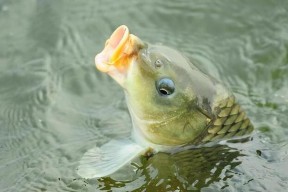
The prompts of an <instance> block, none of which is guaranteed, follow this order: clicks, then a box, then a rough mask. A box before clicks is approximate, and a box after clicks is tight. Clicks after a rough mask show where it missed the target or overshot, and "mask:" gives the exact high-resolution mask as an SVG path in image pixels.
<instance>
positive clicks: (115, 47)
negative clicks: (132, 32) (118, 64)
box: [95, 25, 129, 72]
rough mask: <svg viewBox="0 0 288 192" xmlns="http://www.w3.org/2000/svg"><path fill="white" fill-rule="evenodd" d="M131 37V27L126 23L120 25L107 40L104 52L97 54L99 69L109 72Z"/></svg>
mask: <svg viewBox="0 0 288 192" xmlns="http://www.w3.org/2000/svg"><path fill="white" fill-rule="evenodd" d="M128 39H129V29H128V27H127V26H125V25H121V26H119V27H118V28H117V29H116V30H115V31H114V32H113V33H112V35H111V36H110V38H109V39H108V40H107V41H106V43H105V47H104V49H103V51H102V52H100V53H99V54H97V55H96V56H95V64H96V67H97V69H98V70H100V71H102V72H108V71H109V70H110V69H111V67H112V66H113V65H114V64H115V61H117V59H119V57H120V56H121V54H120V53H121V51H122V49H123V47H124V45H125V44H126V42H127V41H128Z"/></svg>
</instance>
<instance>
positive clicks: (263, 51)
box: [0, 0, 288, 192]
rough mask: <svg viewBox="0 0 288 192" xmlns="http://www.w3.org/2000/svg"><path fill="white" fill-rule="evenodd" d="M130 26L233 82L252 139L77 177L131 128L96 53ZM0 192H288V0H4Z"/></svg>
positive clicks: (0, 13) (0, 7) (0, 10)
mask: <svg viewBox="0 0 288 192" xmlns="http://www.w3.org/2000/svg"><path fill="white" fill-rule="evenodd" d="M121 24H126V25H127V26H128V27H129V28H130V30H131V32H132V33H134V34H136V35H137V36H139V37H140V38H141V39H143V40H145V41H148V42H159V43H162V44H165V45H168V46H171V47H173V48H176V49H178V50H180V51H182V52H183V53H185V54H186V55H187V56H188V57H189V58H190V59H191V60H193V62H195V63H197V64H198V65H199V66H200V68H202V69H203V70H206V71H207V72H208V73H210V74H211V75H212V76H214V77H216V78H217V79H219V80H221V81H222V82H223V83H224V84H225V85H227V86H228V87H230V88H231V90H232V91H233V92H234V93H235V95H236V97H237V99H238V100H239V102H240V103H241V104H242V107H243V108H244V109H245V110H246V111H247V113H248V116H249V117H250V118H251V120H252V122H253V123H254V125H255V132H254V133H253V135H252V140H251V141H247V142H243V143H241V142H238V143H226V144H220V145H217V146H213V147H206V148H200V149H194V150H187V151H183V152H178V153H176V154H173V155H170V154H165V153H159V154H156V155H155V156H153V157H151V158H150V159H146V158H144V157H139V158H137V159H135V160H134V161H133V162H132V163H131V164H130V165H127V166H125V167H123V169H121V170H120V171H118V172H117V173H115V174H113V175H111V177H106V178H101V179H91V180H85V179H82V178H80V177H79V176H78V175H77V174H76V168H77V166H78V161H79V160H80V159H81V157H82V155H83V154H84V153H85V151H86V150H88V149H90V148H92V147H94V146H95V145H101V144H103V143H105V142H107V141H109V140H111V139H112V138H123V137H127V136H129V133H130V129H131V122H130V118H129V114H128V112H127V107H126V104H125V101H124V94H123V92H122V90H121V88H120V87H119V86H118V85H117V84H116V83H115V82H114V81H113V80H112V79H111V78H109V77H108V76H106V75H105V74H101V73H100V72H98V71H96V69H95V66H94V56H95V54H96V53H97V52H99V51H100V50H101V49H102V48H103V45H104V42H105V40H106V39H107V38H108V37H109V36H110V34H111V33H112V32H113V30H114V29H115V28H116V27H118V26H119V25H121ZM0 85H1V86H0V191H1V192H4V191H5V192H6V191H7V192H8V191H9V192H10V191H11V192H15V191H17V192H18V191H29V192H30V191H52V192H54V191H106V190H107V191H109V190H110V191H133V190H135V191H190V190H196V191H197V190H202V191H220V190H222V191H261V192H262V191H277V192H280V191H287V188H288V139H287V137H288V1H287V0H282V1H281V0H276V1H272V0H253V1H252V0H237V1H236V0H233V1H232V0H222V1H214V0H194V1H188V0H186V1H184V0H181V1H172V0H169V1H167V0H158V1H153V0H145V1H144V0H142V1H139V0H134V1H126V0H125V1H124V0H119V1H114V0H105V1H104V0H97V1H96V0H86V1H76V0H63V1H61V0H49V1H48V0H38V1H36V0H25V1H24V0H23V1H20V0H18V1H16V0H14V1H13V0H0Z"/></svg>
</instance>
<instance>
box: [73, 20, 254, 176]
mask: <svg viewBox="0 0 288 192" xmlns="http://www.w3.org/2000/svg"><path fill="white" fill-rule="evenodd" d="M95 63H96V67H97V68H98V69H99V70H100V71H102V72H105V73H108V74H109V75H110V76H111V77H112V78H114V79H115V80H116V82H118V83H119V84H120V85H121V86H122V87H123V89H124V91H125V95H126V101H127V105H128V108H129V112H130V115H131V118H132V121H133V132H132V137H131V139H127V140H123V141H111V142H109V143H107V144H105V145H103V146H101V147H99V148H98V147H96V148H94V149H91V150H89V151H88V152H87V153H86V154H85V155H84V157H83V158H82V160H81V161H80V166H79V170H78V174H79V175H80V176H82V177H85V178H93V177H102V176H106V175H109V174H111V173H113V172H115V171H116V170H118V169H119V168H120V167H121V166H123V165H125V164H126V163H128V162H129V161H130V160H132V159H133V158H134V157H135V156H137V155H139V154H141V153H142V154H145V152H147V150H149V149H150V150H153V151H156V152H157V151H165V150H169V149H170V148H173V147H179V146H183V145H188V144H190V145H198V144H203V143H207V142H210V141H217V140H220V139H227V138H232V137H235V136H243V135H247V134H249V133H251V132H252V131H253V126H252V124H251V122H250V120H249V119H248V118H247V117H246V114H245V112H244V111H243V110H242V109H241V107H240V106H239V104H238V103H237V102H236V100H235V97H234V96H233V94H232V93H231V92H229V91H228V90H227V89H226V88H225V87H224V86H223V85H222V84H221V83H219V82H218V81H217V80H215V79H214V78H212V77H210V76H208V75H206V74H205V73H203V72H201V71H200V70H199V69H197V67H195V66H194V65H193V64H192V63H191V62H190V61H189V60H188V59H187V58H186V57H184V56H183V55H182V54H181V53H180V52H178V51H177V50H174V49H172V48H169V47H166V46H162V45H151V44H147V43H144V42H143V41H142V40H140V39H139V38H138V37H136V36H134V35H132V34H129V30H128V28H127V27H126V26H120V27H119V28H117V29H116V30H115V32H114V33H113V34H112V35H111V37H110V38H109V39H108V40H107V42H106V45H105V48H104V50H103V51H102V52H101V53H99V54H98V55H97V56H96V58H95ZM115 159H117V160H115ZM103 167H104V168H103Z"/></svg>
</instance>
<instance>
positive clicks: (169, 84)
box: [156, 78, 175, 96]
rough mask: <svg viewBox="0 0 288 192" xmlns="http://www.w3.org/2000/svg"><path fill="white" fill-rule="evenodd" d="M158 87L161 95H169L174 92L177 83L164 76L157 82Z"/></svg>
mask: <svg viewBox="0 0 288 192" xmlns="http://www.w3.org/2000/svg"><path fill="white" fill-rule="evenodd" d="M156 89H157V91H158V93H159V94H160V95H161V96H168V95H171V94H173V93H174V91H175V84H174V82H173V81H172V80H171V79H169V78H162V79H160V80H158V81H157V82H156Z"/></svg>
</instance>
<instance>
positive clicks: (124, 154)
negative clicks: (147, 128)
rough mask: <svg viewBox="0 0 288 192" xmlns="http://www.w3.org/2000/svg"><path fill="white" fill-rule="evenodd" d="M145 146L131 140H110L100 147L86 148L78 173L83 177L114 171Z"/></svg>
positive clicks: (92, 176) (105, 174)
mask: <svg viewBox="0 0 288 192" xmlns="http://www.w3.org/2000/svg"><path fill="white" fill-rule="evenodd" d="M143 151H145V148H143V147H141V146H140V145H138V144H136V143H134V142H133V141H131V140H112V141H110V142H108V143H106V144H104V145H102V146H101V147H95V148H92V149H90V150H88V151H87V152H86V153H85V154H84V156H83V157H82V159H81V160H80V165H79V167H78V171H77V173H78V175H80V176H81V177H83V178H95V177H104V176H107V175H109V174H112V173H114V172H115V171H117V170H118V169H120V168H121V167H122V166H124V165H125V164H127V163H128V162H129V161H131V160H132V159H133V158H134V157H136V156H137V155H139V154H140V153H141V152H143Z"/></svg>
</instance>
